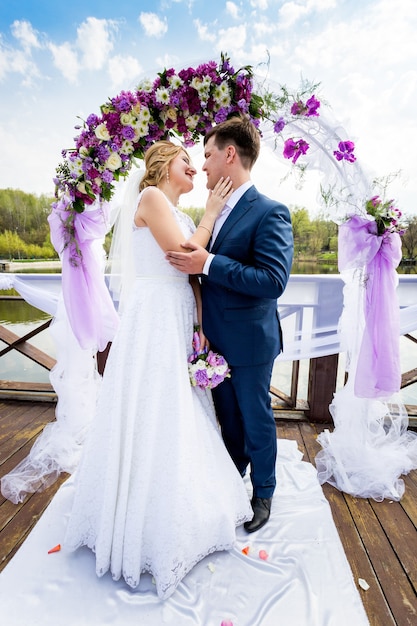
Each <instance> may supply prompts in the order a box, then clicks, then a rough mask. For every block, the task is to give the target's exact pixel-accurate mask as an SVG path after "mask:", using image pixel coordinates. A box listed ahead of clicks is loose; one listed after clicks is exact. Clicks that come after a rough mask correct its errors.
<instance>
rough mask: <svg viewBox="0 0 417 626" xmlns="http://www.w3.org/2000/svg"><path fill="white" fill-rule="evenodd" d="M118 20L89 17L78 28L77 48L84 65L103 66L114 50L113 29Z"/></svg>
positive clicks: (95, 67) (97, 68)
mask: <svg viewBox="0 0 417 626" xmlns="http://www.w3.org/2000/svg"><path fill="white" fill-rule="evenodd" d="M115 28H116V22H113V21H112V20H100V19H97V18H95V17H88V18H87V19H86V21H85V22H83V23H82V24H81V26H79V27H78V29H77V48H78V49H79V50H80V52H81V54H82V61H81V63H82V66H83V67H85V68H86V69H89V70H100V69H102V68H103V66H104V64H105V62H106V60H107V58H108V56H109V53H110V52H111V51H112V50H113V41H112V31H113V30H114V29H115Z"/></svg>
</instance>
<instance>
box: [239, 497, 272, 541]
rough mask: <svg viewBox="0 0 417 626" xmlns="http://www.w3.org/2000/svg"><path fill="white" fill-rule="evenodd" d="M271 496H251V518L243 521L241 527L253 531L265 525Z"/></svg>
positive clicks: (249, 531) (269, 511)
mask: <svg viewBox="0 0 417 626" xmlns="http://www.w3.org/2000/svg"><path fill="white" fill-rule="evenodd" d="M271 502H272V498H252V509H253V518H252V519H251V521H250V522H245V523H244V525H243V527H244V529H245V530H246V532H248V533H254V532H255V530H259V529H260V528H262V526H265V524H266V523H267V521H268V520H269V516H270V514H271Z"/></svg>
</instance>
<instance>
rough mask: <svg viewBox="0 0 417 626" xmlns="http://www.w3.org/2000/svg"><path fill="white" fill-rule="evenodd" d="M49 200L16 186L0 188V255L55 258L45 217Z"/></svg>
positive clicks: (46, 197) (24, 257) (1, 256)
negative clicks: (15, 187)
mask: <svg viewBox="0 0 417 626" xmlns="http://www.w3.org/2000/svg"><path fill="white" fill-rule="evenodd" d="M52 200H53V198H52V196H47V195H40V196H35V195H33V194H30V193H25V192H24V191H20V190H19V189H0V258H4V259H33V258H35V259H51V258H57V256H58V255H57V254H56V252H55V250H54V249H53V247H52V244H51V242H50V239H49V224H48V219H47V218H48V215H49V213H50V210H51V202H52Z"/></svg>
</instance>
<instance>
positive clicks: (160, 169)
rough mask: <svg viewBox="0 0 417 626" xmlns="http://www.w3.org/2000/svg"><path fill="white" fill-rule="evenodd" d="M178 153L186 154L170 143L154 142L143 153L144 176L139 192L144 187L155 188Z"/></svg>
mask: <svg viewBox="0 0 417 626" xmlns="http://www.w3.org/2000/svg"><path fill="white" fill-rule="evenodd" d="M180 152H185V153H186V154H187V152H186V150H184V148H183V147H182V146H178V145H176V144H174V143H172V142H171V141H165V140H161V141H156V142H155V143H154V144H153V145H152V146H151V147H150V148H148V150H147V151H146V153H145V168H146V171H145V174H144V176H143V178H142V180H141V182H140V185H139V191H142V190H143V189H145V187H150V186H157V185H158V184H159V183H160V182H161V180H162V179H163V178H164V176H166V175H167V173H168V169H169V165H170V163H171V161H173V160H174V159H175V157H176V156H177V155H178V154H179V153H180Z"/></svg>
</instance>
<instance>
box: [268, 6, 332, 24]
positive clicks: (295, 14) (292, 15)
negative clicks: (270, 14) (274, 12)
mask: <svg viewBox="0 0 417 626" xmlns="http://www.w3.org/2000/svg"><path fill="white" fill-rule="evenodd" d="M336 6H337V3H336V0H302V1H301V2H293V1H292V0H291V1H290V2H285V3H284V4H283V5H282V7H281V8H280V10H279V16H280V26H281V27H282V28H289V27H290V26H292V25H293V24H294V23H295V22H298V21H299V20H300V19H301V18H304V17H307V16H308V15H311V13H313V12H315V11H317V12H321V11H327V10H328V9H333V8H335V7H336Z"/></svg>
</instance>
